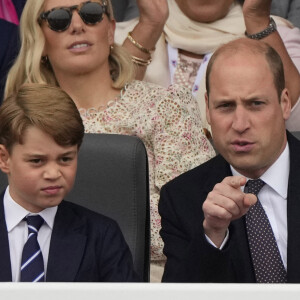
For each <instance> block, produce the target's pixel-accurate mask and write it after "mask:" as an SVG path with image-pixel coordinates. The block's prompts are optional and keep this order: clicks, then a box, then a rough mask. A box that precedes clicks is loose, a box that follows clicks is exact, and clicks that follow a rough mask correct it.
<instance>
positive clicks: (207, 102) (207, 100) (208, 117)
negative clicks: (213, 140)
mask: <svg viewBox="0 0 300 300" xmlns="http://www.w3.org/2000/svg"><path fill="white" fill-rule="evenodd" d="M205 104H206V120H207V123H208V124H209V125H211V124H210V115H209V99H208V95H207V92H206V93H205Z"/></svg>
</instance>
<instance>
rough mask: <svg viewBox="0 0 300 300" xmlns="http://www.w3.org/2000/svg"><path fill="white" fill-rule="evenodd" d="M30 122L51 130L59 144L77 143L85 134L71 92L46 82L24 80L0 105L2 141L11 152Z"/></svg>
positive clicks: (50, 132)
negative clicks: (26, 81) (30, 82)
mask: <svg viewBox="0 0 300 300" xmlns="http://www.w3.org/2000/svg"><path fill="white" fill-rule="evenodd" d="M30 126H34V127H36V128H39V129H40V130H42V131H43V132H45V133H47V134H49V135H50V136H51V137H52V138H53V139H54V140H55V142H56V143H57V144H58V145H60V146H70V145H72V146H73V145H78V147H80V145H81V143H82V139H83V136H84V126H83V123H82V119H81V117H80V114H79V112H78V110H77V108H76V105H75V104H74V102H73V100H72V99H71V98H70V96H69V95H68V94H67V93H65V92H64V91H63V90H62V89H60V88H58V87H54V86H49V85H46V84H25V85H23V86H21V88H20V89H19V90H18V91H17V93H15V94H13V95H11V96H10V97H8V98H7V99H5V100H4V102H3V104H2V105H1V107H0V144H2V145H4V146H5V147H6V149H7V150H8V151H9V152H10V151H11V150H12V147H13V145H14V144H15V143H19V144H22V143H23V140H22V137H23V134H24V131H25V130H26V129H27V128H29V127H30Z"/></svg>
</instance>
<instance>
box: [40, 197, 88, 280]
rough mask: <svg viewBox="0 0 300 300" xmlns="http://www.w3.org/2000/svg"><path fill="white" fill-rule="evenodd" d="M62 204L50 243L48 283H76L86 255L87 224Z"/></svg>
mask: <svg viewBox="0 0 300 300" xmlns="http://www.w3.org/2000/svg"><path fill="white" fill-rule="evenodd" d="M65 206H66V204H65V203H64V202H62V203H61V204H60V205H59V207H58V210H57V214H56V217H55V221H54V227H53V232H52V236H51V242H50V250H49V258H48V266H47V276H46V281H56V282H58V281H59V282H73V281H76V275H77V273H78V270H79V267H80V263H81V261H82V257H83V254H84V249H85V244H86V235H85V234H84V230H85V229H86V222H85V221H84V220H82V219H81V218H79V217H78V216H77V215H76V214H75V213H74V212H73V210H72V209H71V208H70V207H68V208H67V209H66V207H65Z"/></svg>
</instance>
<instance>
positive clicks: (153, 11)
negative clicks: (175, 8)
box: [137, 0, 169, 27]
mask: <svg viewBox="0 0 300 300" xmlns="http://www.w3.org/2000/svg"><path fill="white" fill-rule="evenodd" d="M137 5H138V8H139V11H140V22H142V23H145V24H149V25H150V26H162V27H163V26H164V25H165V22H166V21H167V19H168V16H169V7H168V3H167V0H151V1H149V0H137Z"/></svg>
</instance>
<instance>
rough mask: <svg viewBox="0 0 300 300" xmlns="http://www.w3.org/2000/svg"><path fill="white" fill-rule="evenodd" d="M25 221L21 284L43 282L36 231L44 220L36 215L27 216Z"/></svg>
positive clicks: (42, 265) (41, 262)
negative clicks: (25, 239) (26, 227)
mask: <svg viewBox="0 0 300 300" xmlns="http://www.w3.org/2000/svg"><path fill="white" fill-rule="evenodd" d="M26 221H27V225H28V238H27V241H26V243H25V245H24V248H23V254H22V262H21V282H41V281H45V273H44V261H43V255H42V252H41V249H40V245H39V243H38V240H37V235H38V231H39V229H40V227H41V226H42V224H43V223H44V219H43V218H42V217H41V216H39V215H37V216H28V217H27V218H26Z"/></svg>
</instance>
